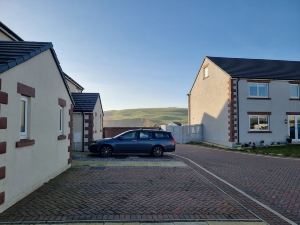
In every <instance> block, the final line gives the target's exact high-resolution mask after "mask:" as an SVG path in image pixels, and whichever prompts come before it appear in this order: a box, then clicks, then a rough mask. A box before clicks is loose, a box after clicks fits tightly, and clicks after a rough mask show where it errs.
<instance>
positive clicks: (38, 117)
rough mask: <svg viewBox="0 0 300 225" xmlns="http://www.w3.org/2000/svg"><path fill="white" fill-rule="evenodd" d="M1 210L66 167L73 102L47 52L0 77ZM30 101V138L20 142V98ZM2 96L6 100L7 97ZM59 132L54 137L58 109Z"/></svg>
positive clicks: (67, 163) (57, 126)
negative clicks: (61, 131) (60, 117)
mask: <svg viewBox="0 0 300 225" xmlns="http://www.w3.org/2000/svg"><path fill="white" fill-rule="evenodd" d="M0 80H1V92H0V93H1V94H0V103H1V104H0V107H1V108H0V212H3V211H4V210H5V209H7V208H8V207H10V206H11V205H13V204H14V203H16V202H17V201H19V200H20V199H22V198H23V197H25V196H26V195H28V194H29V193H30V192H32V191H33V190H35V189H37V188H38V187H39V186H41V185H42V184H43V183H45V182H47V181H48V180H49V179H51V178H53V177H55V176H56V175H58V174H60V173H61V172H63V171H64V170H66V169H67V168H68V167H69V166H70V162H71V159H70V141H71V140H70V139H71V135H70V132H71V126H72V125H71V124H72V121H71V116H70V115H72V102H71V98H70V97H69V94H68V91H67V88H66V87H65V85H64V82H63V79H62V77H61V75H60V72H59V69H58V67H57V64H56V63H55V61H54V58H53V56H52V53H51V51H50V50H47V51H45V52H43V53H40V54H39V55H37V56H35V57H33V58H31V59H30V60H28V61H26V62H24V63H22V64H20V65H17V66H15V67H13V68H11V69H10V70H8V71H6V72H4V73H2V74H0ZM21 94H23V95H26V96H28V97H29V108H30V113H29V114H30V115H29V118H28V119H29V140H27V141H25V142H24V141H23V142H20V134H19V132H20V98H21ZM6 98H7V99H6ZM60 106H61V107H63V114H64V116H63V117H64V121H63V133H62V134H60V133H59V107H60Z"/></svg>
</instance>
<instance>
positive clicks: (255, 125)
mask: <svg viewBox="0 0 300 225" xmlns="http://www.w3.org/2000/svg"><path fill="white" fill-rule="evenodd" d="M249 130H250V131H268V130H269V115H249Z"/></svg>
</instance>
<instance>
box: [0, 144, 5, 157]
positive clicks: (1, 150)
mask: <svg viewBox="0 0 300 225" xmlns="http://www.w3.org/2000/svg"><path fill="white" fill-rule="evenodd" d="M4 153H6V142H0V154H4Z"/></svg>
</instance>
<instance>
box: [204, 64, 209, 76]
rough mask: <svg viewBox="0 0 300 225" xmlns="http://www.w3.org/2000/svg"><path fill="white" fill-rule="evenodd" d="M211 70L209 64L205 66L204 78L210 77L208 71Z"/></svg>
mask: <svg viewBox="0 0 300 225" xmlns="http://www.w3.org/2000/svg"><path fill="white" fill-rule="evenodd" d="M208 72H209V71H208V66H206V67H204V68H203V74H204V75H203V77H204V78H208V77H209V73H208Z"/></svg>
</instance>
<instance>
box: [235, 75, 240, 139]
mask: <svg viewBox="0 0 300 225" xmlns="http://www.w3.org/2000/svg"><path fill="white" fill-rule="evenodd" d="M239 82H240V78H238V79H237V82H236V115H237V121H236V122H237V142H238V143H240V110H239Z"/></svg>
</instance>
